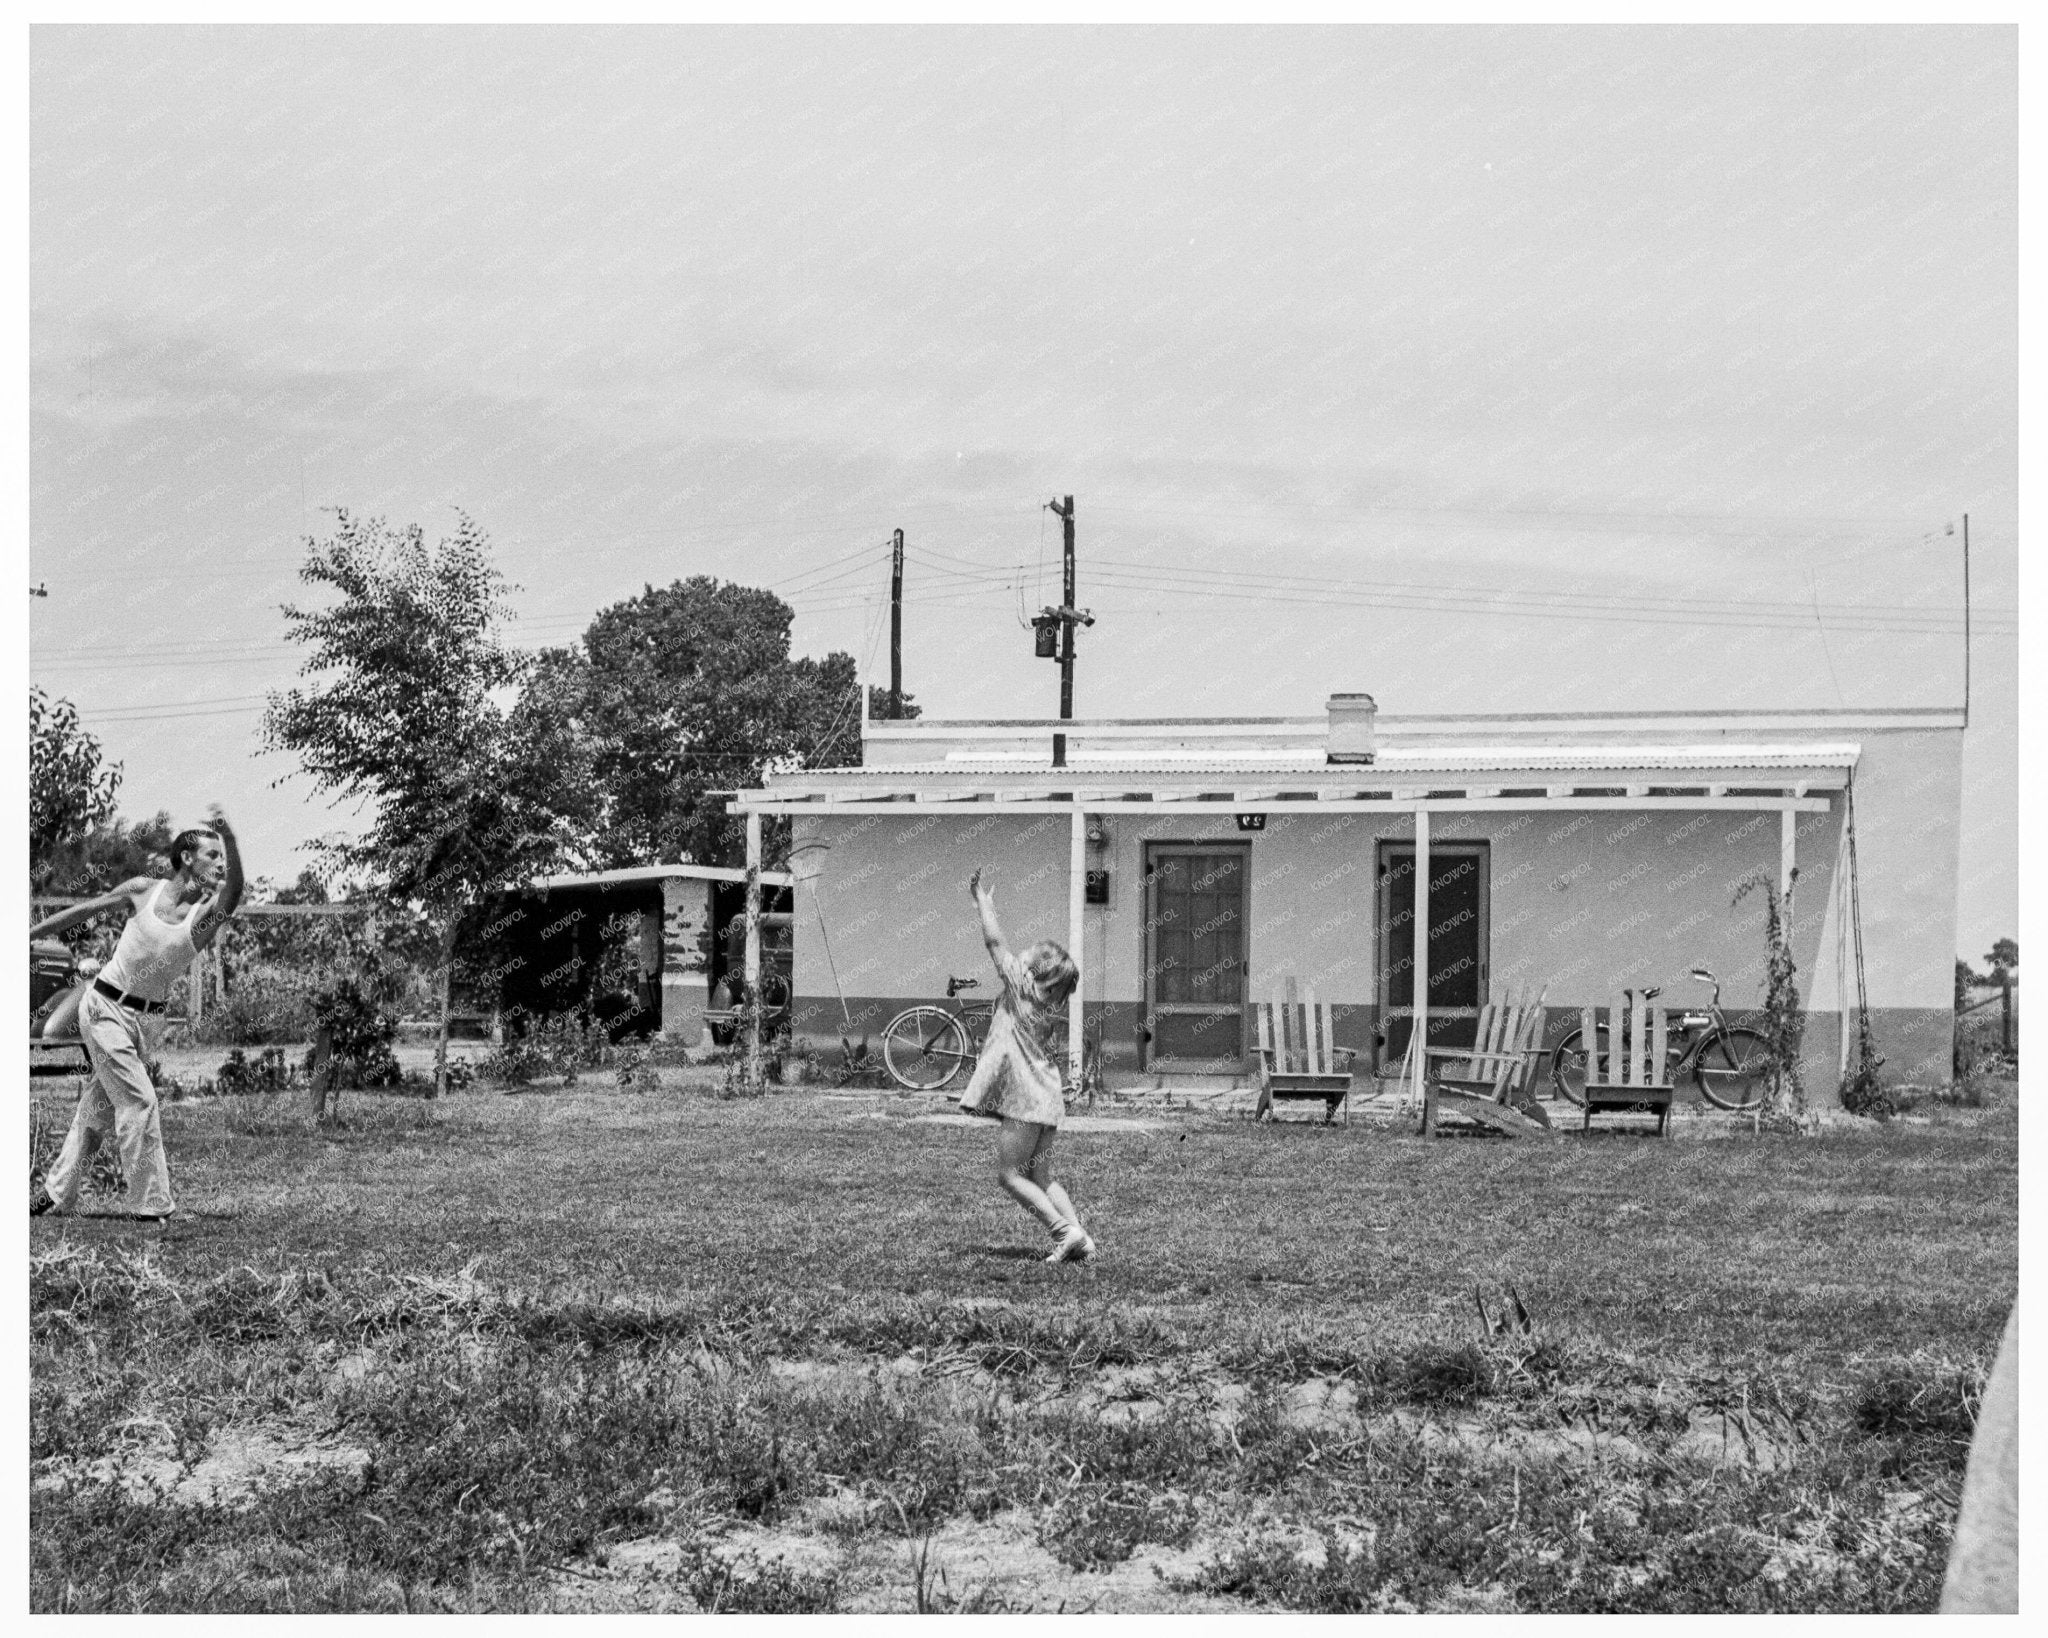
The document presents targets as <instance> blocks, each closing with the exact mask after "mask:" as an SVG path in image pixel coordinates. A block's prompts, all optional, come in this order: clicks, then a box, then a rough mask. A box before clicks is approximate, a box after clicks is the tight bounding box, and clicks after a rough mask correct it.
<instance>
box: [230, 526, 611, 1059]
mask: <svg viewBox="0 0 2048 1638" xmlns="http://www.w3.org/2000/svg"><path fill="white" fill-rule="evenodd" d="M335 518H336V525H335V529H334V533H333V534H332V536H331V537H330V538H328V539H326V540H313V539H308V541H307V542H306V546H307V557H306V561H305V562H304V563H303V564H302V565H301V566H300V569H299V578H300V579H301V580H302V581H304V582H305V583H306V584H307V585H309V586H315V587H324V588H327V589H329V590H331V591H332V592H334V593H335V594H337V600H336V601H335V602H333V603H332V604H330V605H329V606H327V607H325V608H320V609H307V608H301V607H296V606H292V605H286V607H285V608H284V611H283V612H284V616H285V620H286V624H287V627H288V634H289V635H290V637H291V638H292V640H293V641H294V642H298V643H302V644H304V645H306V647H307V648H308V649H309V650H310V652H309V653H308V655H307V658H306V660H305V663H304V664H303V665H302V666H301V667H300V674H301V675H302V676H308V677H314V678H317V681H316V682H315V683H314V684H313V685H312V686H309V687H294V688H291V689H289V690H286V691H284V692H282V693H273V694H271V696H270V698H269V702H268V705H267V707H266V709H265V713H264V738H265V743H266V746H267V747H268V748H270V749H274V750H285V751H292V752H295V753H296V754H297V755H298V757H299V760H300V763H301V764H302V766H303V768H304V771H305V772H307V773H309V774H310V775H311V776H312V777H313V779H314V781H315V783H316V784H317V785H318V786H319V787H320V788H321V789H322V790H323V791H325V792H327V793H329V794H331V795H333V796H337V797H350V798H354V799H355V800H357V801H359V802H365V803H368V804H369V805H370V808H371V817H370V822H369V824H368V826H367V828H366V829H365V830H364V832H363V834H362V835H361V836H360V837H358V838H353V839H348V838H343V839H338V840H331V841H328V842H326V843H323V844H321V847H322V851H323V852H324V853H325V854H326V855H327V856H328V860H329V863H330V865H331V866H333V867H335V868H338V869H341V870H346V871H352V872H357V873H360V875H361V877H362V879H363V880H364V881H365V882H366V883H367V884H369V886H370V888H371V890H372V891H373V892H374V893H375V894H376V895H377V896H379V897H381V898H383V899H384V900H386V901H387V902H388V903H390V904H391V905H393V906H395V907H405V908H411V907H415V906H416V907H418V908H419V909H420V910H421V911H422V912H423V913H424V914H425V915H426V916H427V917H428V918H429V920H430V921H431V922H432V924H433V925H434V927H435V929H436V931H437V933H438V937H439V944H440V960H439V964H438V966H437V968H436V973H435V977H436V980H437V987H438V990H439V1001H440V1030H439V1034H438V1039H437V1044H436V1048H435V1054H434V1086H435V1091H436V1093H439V1092H440V1091H442V1090H444V1089H445V1088H446V1085H447V1068H448V980H449V968H450V965H451V963H452V961H453V959H454V952H455V947H456V941H457V938H458V936H459V934H460V931H461V927H462V923H463V919H464V916H465V914H466V912H468V911H469V910H470V909H472V908H473V907H475V906H476V905H478V904H479V903H480V902H481V901H482V898H483V895H484V894H485V893H487V892H489V891H490V890H492V889H493V888H498V887H504V886H508V885H518V884H522V883H524V882H527V881H530V880H531V879H532V878H533V877H534V876H536V875H540V874H543V873H545V872H547V871H549V870H551V869H559V868H562V867H563V866H564V865H565V864H574V863H578V862H581V860H580V857H579V855H580V853H581V844H582V842H583V840H584V838H585V836H586V835H587V821H588V819H589V818H590V817H591V816H592V811H593V804H592V799H591V794H590V791H589V787H588V784H587V782H585V783H583V784H581V785H580V786H579V783H578V768H577V764H576V762H575V760H574V759H573V758H570V759H568V760H567V761H566V762H565V761H563V760H562V759H561V757H560V754H559V753H560V752H561V749H562V746H561V744H560V740H561V737H562V736H561V734H560V733H559V732H558V731H557V725H556V724H554V722H553V721H552V719H546V720H542V719H543V718H544V716H545V714H544V713H543V714H542V716H541V717H537V716H536V714H535V713H532V712H524V711H522V709H521V704H522V702H521V701H520V699H519V697H518V690H519V687H520V685H521V684H522V683H523V682H524V681H525V680H526V679H527V678H528V676H529V675H530V674H531V673H532V671H533V669H534V665H533V660H532V657H531V656H530V655H526V654H523V653H521V652H519V651H518V650H516V649H513V648H511V647H509V646H508V645H507V644H506V643H505V642H504V640H503V639H502V638H501V636H500V635H499V630H498V627H499V623H500V621H501V620H502V618H503V616H504V614H505V612H506V609H505V603H504V597H505V594H506V593H507V592H509V591H510V590H511V589H512V588H511V587H510V586H509V585H507V584H506V582H505V581H504V580H503V579H502V578H501V577H500V576H499V574H498V571H497V568H496V566H495V564H494V563H493V561H492V557H491V550H490V542H489V540H488V538H487V537H486V536H485V534H484V532H483V531H482V530H481V529H480V528H479V527H478V526H477V525H476V523H475V522H474V521H473V520H472V519H471V518H470V517H468V515H467V514H463V513H458V514H457V526H456V530H455V533H454V535H453V536H452V537H450V538H448V539H445V540H443V541H441V542H440V544H439V545H438V546H436V547H433V548H429V547H428V546H427V544H426V541H425V538H424V536H423V535H422V533H421V531H420V529H419V527H418V526H417V525H412V526H409V527H407V528H406V529H404V530H403V531H397V530H393V529H391V528H390V527H389V526H388V525H386V523H385V522H384V520H383V519H381V518H368V519H364V518H358V517H357V516H355V515H354V514H352V513H350V512H347V511H337V512H336V514H335Z"/></svg>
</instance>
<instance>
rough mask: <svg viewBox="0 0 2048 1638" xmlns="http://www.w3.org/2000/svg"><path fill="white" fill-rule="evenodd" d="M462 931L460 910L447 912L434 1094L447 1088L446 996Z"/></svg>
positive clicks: (436, 1033) (435, 1046)
mask: <svg viewBox="0 0 2048 1638" xmlns="http://www.w3.org/2000/svg"><path fill="white" fill-rule="evenodd" d="M461 931H462V912H461V911H460V910H459V909H451V910H450V911H449V912H448V931H447V932H446V933H445V934H443V935H442V938H441V1017H440V1020H439V1022H438V1023H437V1024H436V1026H435V1029H434V1096H435V1097H437V1098H438V1097H440V1096H441V1094H442V1093H444V1092H446V1091H447V1090H448V997H449V989H450V979H451V977H452V975H453V973H454V969H455V940H456V938H457V936H458V935H459V934H460V932H461Z"/></svg>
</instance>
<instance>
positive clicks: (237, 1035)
mask: <svg viewBox="0 0 2048 1638" xmlns="http://www.w3.org/2000/svg"><path fill="white" fill-rule="evenodd" d="M313 998H314V986H313V985H312V983H311V982H310V981H308V980H307V979H305V978H303V977H301V976H300V975H298V974H297V973H294V972H292V971H291V970H290V969H289V968H285V967H278V966H273V965H271V964H270V963H268V962H251V963H249V964H248V965H246V966H244V967H242V968H241V969H240V970H239V971H238V972H237V973H236V974H235V976H234V979H233V982H232V983H231V984H230V985H229V987H228V993H227V998H226V999H225V1000H224V1001H222V1002H221V1003H220V1004H219V1005H217V1006H215V1007H213V1008H212V1009H210V1010H209V1011H208V1012H207V1014H206V1016H205V1017H204V1018H203V1019H201V1020H200V1022H199V1023H198V1024H197V1025H196V1026H194V1028H193V1030H192V1035H191V1038H192V1040H193V1041H194V1042H195V1043H196V1044H197V1045H200V1046H237V1047H244V1046H272V1045H276V1044H278V1043H281V1042H292V1041H309V1040H311V1039H312V1038H313V1031H314V1029H315V1027H316V1025H315V1023H314V1013H313Z"/></svg>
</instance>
